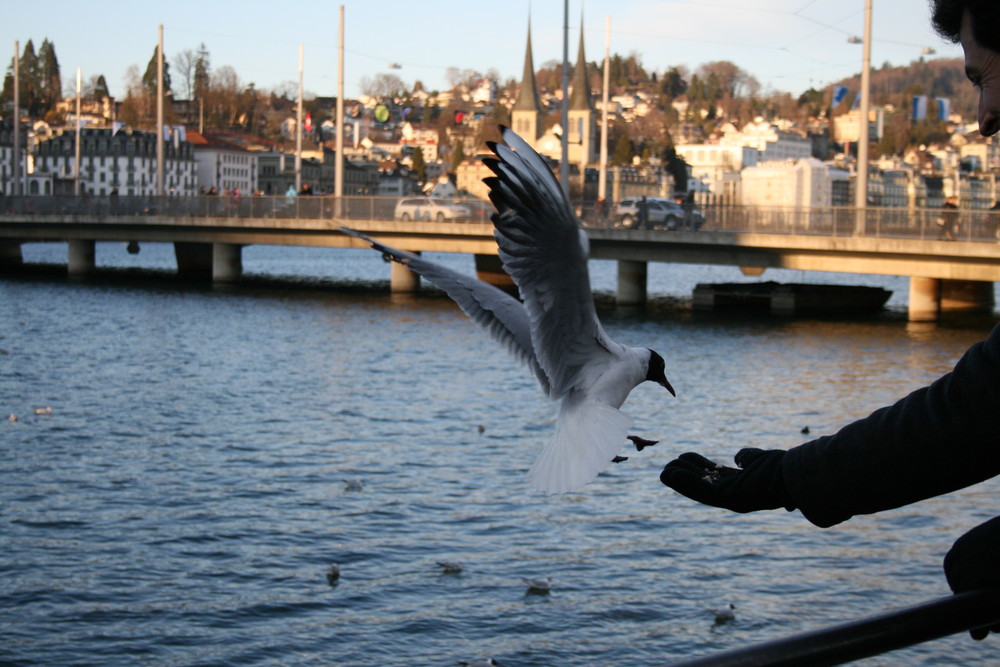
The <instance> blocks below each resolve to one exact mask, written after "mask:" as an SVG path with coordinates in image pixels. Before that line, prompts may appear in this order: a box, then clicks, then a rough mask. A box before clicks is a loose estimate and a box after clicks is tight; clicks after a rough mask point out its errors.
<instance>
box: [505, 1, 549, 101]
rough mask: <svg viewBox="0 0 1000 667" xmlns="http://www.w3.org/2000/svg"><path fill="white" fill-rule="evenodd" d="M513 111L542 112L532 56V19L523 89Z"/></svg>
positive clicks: (529, 23)
mask: <svg viewBox="0 0 1000 667" xmlns="http://www.w3.org/2000/svg"><path fill="white" fill-rule="evenodd" d="M511 111H530V112H532V113H541V111H542V104H541V102H539V100H538V85H537V84H536V83H535V63H534V60H533V59H532V57H531V21H530V20H529V21H528V45H527V47H526V49H525V54H524V74H522V75H521V89H520V90H519V91H518V93H517V100H516V101H515V102H514V106H513V108H512V109H511Z"/></svg>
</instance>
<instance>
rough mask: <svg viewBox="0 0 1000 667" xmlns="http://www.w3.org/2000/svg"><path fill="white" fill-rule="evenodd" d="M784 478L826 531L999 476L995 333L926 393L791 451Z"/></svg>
mask: <svg viewBox="0 0 1000 667" xmlns="http://www.w3.org/2000/svg"><path fill="white" fill-rule="evenodd" d="M782 472H783V474H784V479H785V486H786V487H787V490H788V493H789V494H790V495H791V497H792V499H793V500H794V501H795V506H796V507H798V508H799V509H800V510H801V511H802V514H804V515H805V517H806V518H807V519H809V521H811V522H812V523H814V524H816V525H817V526H821V527H824V528H826V527H828V526H832V525H834V524H837V523H840V522H842V521H846V520H847V519H849V518H851V517H852V516H854V515H856V514H871V513H873V512H880V511H882V510H887V509H892V508H895V507H901V506H903V505H907V504H909V503H913V502H916V501H918V500H924V499H925V498H931V497H933V496H937V495H940V494H943V493H948V492H949V491H955V490H957V489H961V488H964V487H966V486H969V485H971V484H975V483H977V482H981V481H983V480H985V479H989V478H990V477H993V476H995V475H997V474H1000V326H998V327H996V328H994V329H993V332H992V333H991V334H990V336H989V338H987V339H986V340H985V341H982V342H979V343H976V344H975V345H973V346H972V347H970V348H969V350H968V351H967V352H966V353H965V355H964V356H963V357H962V358H961V360H959V362H958V364H957V365H956V366H955V368H954V370H952V371H951V372H950V373H948V374H946V375H944V376H943V377H941V378H940V379H938V380H937V381H935V382H934V383H933V384H931V385H930V386H928V387H924V388H922V389H918V390H917V391H915V392H913V393H912V394H910V395H909V396H907V397H905V398H903V399H901V400H899V401H897V402H896V403H895V404H894V405H891V406H888V407H885V408H881V409H879V410H876V411H875V412H873V413H872V414H871V415H869V416H868V417H866V418H864V419H861V420H858V421H856V422H854V423H853V424H849V425H848V426H845V427H844V428H842V429H841V430H840V431H838V432H837V433H835V434H834V435H831V436H824V437H822V438H819V439H817V440H813V441H812V442H807V443H806V444H804V445H799V446H798V447H795V448H794V449H790V450H789V451H788V453H787V455H786V456H785V457H784V460H783V465H782Z"/></svg>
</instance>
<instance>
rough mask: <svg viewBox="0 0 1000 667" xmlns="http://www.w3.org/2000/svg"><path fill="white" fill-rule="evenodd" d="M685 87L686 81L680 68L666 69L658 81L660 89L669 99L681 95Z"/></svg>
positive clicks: (685, 89)
mask: <svg viewBox="0 0 1000 667" xmlns="http://www.w3.org/2000/svg"><path fill="white" fill-rule="evenodd" d="M687 87H688V84H687V81H685V80H684V77H683V76H681V73H680V70H678V69H677V68H676V67H671V68H670V69H669V70H667V72H666V73H665V74H664V75H663V80H662V82H661V83H660V91H661V92H662V93H663V94H664V95H666V96H667V97H669V98H671V99H673V98H675V97H679V96H681V95H683V94H684V93H685V91H687Z"/></svg>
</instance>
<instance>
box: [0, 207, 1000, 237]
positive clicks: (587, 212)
mask: <svg viewBox="0 0 1000 667" xmlns="http://www.w3.org/2000/svg"><path fill="white" fill-rule="evenodd" d="M414 199H421V198H420V197H404V198H399V197H368V196H359V197H340V198H337V197H330V196H320V195H313V196H309V195H301V196H294V197H290V196H285V195H282V196H277V197H274V196H238V197H236V196H232V195H229V196H226V195H219V196H194V197H181V196H166V197H133V196H120V197H116V196H107V195H105V196H68V195H67V196H39V195H29V196H20V197H13V196H5V197H0V219H2V217H3V216H18V217H22V218H24V217H30V216H35V215H37V216H62V217H65V218H66V219H67V220H66V221H69V222H72V221H80V222H88V223H94V222H102V221H107V222H109V223H110V222H115V221H116V220H117V219H124V218H135V217H141V216H167V217H172V218H186V217H187V218H274V219H276V220H294V219H303V220H316V219H326V220H331V221H334V220H335V221H340V222H343V221H390V220H407V221H409V220H413V221H427V222H471V223H486V222H489V217H490V214H491V213H492V212H493V207H492V205H491V204H490V203H489V202H487V201H485V200H480V199H467V198H466V199H463V198H458V199H446V198H441V199H436V201H437V202H438V203H442V204H445V205H446V206H445V209H446V210H436V209H433V210H432V209H430V207H427V208H426V209H425V208H420V209H419V212H414V211H413V210H412V209H409V210H408V209H407V208H406V207H404V206H401V202H404V201H406V202H410V201H412V200H414ZM578 210H582V211H583V216H582V220H583V224H584V226H586V227H590V228H615V227H629V224H628V223H626V222H623V221H622V220H621V219H619V218H617V217H616V216H614V215H612V214H608V215H605V216H601V215H598V214H597V213H596V212H595V211H594V210H593V208H592V207H583V206H580V207H578ZM950 214H951V215H953V216H954V218H953V220H952V221H949V218H948V217H947V215H948V214H947V213H946V211H945V210H944V209H926V208H882V207H870V208H866V209H856V208H853V207H831V206H814V207H798V208H793V207H773V206H742V205H740V206H736V205H726V206H723V205H719V206H707V207H705V208H704V209H701V210H698V211H697V213H696V214H694V215H693V216H692V217H693V218H695V219H698V217H699V216H700V217H702V218H703V219H704V223H703V224H702V225H700V226H697V225H691V224H689V223H687V222H685V221H680V222H679V223H678V224H676V225H673V224H671V225H670V226H669V227H668V226H665V225H664V226H659V227H657V226H654V225H646V226H644V228H646V229H659V230H668V229H669V230H673V229H677V230H680V231H684V230H690V229H692V228H694V227H697V229H699V230H701V231H721V232H736V233H760V234H796V235H816V236H830V237H845V238H846V237H869V238H905V239H913V240H929V241H933V240H954V241H969V242H989V243H996V242H997V241H998V238H1000V210H970V209H958V210H957V211H954V212H951V213H950ZM282 226H288V223H282ZM630 228H639V226H638V225H635V224H634V223H633V224H632V226H631V227H630Z"/></svg>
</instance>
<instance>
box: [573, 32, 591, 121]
mask: <svg viewBox="0 0 1000 667" xmlns="http://www.w3.org/2000/svg"><path fill="white" fill-rule="evenodd" d="M569 108H570V109H573V110H575V111H593V109H594V101H593V100H592V99H591V96H590V82H589V81H588V80H587V59H586V57H585V56H584V51H583V16H582V15H581V16H580V50H579V53H578V54H577V56H576V66H575V67H574V68H573V78H572V80H571V83H570V96H569Z"/></svg>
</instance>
